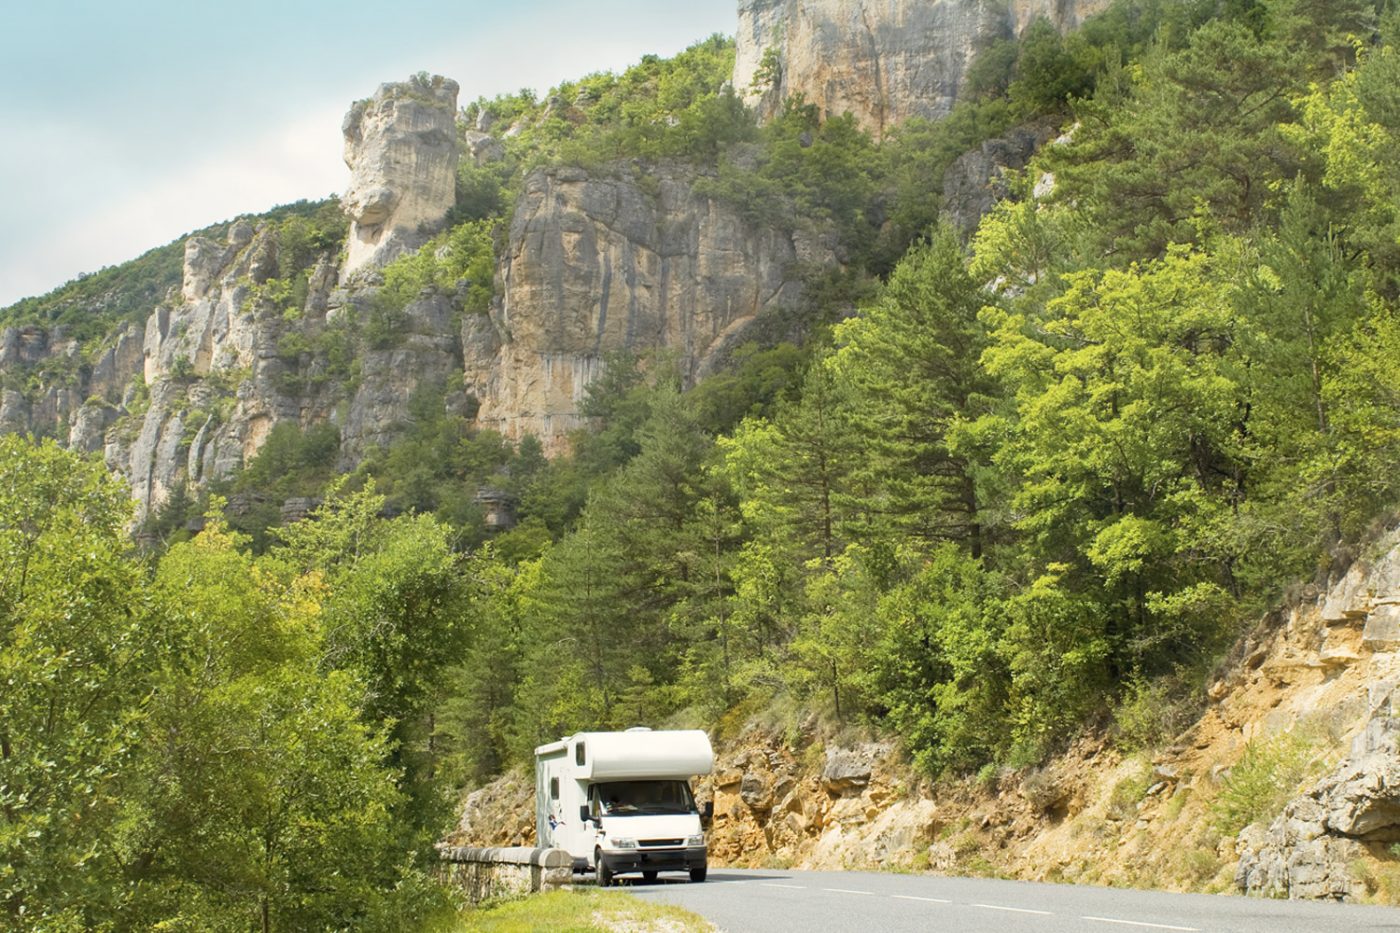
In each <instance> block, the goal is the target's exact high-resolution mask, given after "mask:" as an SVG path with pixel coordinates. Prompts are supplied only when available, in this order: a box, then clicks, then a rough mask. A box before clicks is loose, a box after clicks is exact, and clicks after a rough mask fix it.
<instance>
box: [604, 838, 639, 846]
mask: <svg viewBox="0 0 1400 933" xmlns="http://www.w3.org/2000/svg"><path fill="white" fill-rule="evenodd" d="M608 845H610V846H612V847H613V848H614V849H635V848H637V840H635V839H626V838H623V837H621V836H618V837H614V838H611V839H609V840H608Z"/></svg>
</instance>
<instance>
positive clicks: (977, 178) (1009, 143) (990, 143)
mask: <svg viewBox="0 0 1400 933" xmlns="http://www.w3.org/2000/svg"><path fill="white" fill-rule="evenodd" d="M1055 135H1056V130H1055V128H1054V126H1052V125H1050V124H1048V123H1033V124H1028V125H1026V126H1018V127H1016V128H1015V129H1012V130H1010V131H1008V132H1006V133H1003V134H1002V135H1001V136H998V137H996V138H995V139H989V140H987V141H986V142H984V143H982V145H981V146H979V147H977V148H976V149H973V150H972V151H971V152H966V153H964V154H963V155H961V156H959V157H958V158H957V160H956V161H954V162H953V164H952V165H950V166H948V169H947V171H945V172H944V173H943V210H942V213H943V217H944V218H945V219H946V220H947V221H948V222H949V223H951V224H952V225H953V226H954V227H955V228H957V229H958V231H959V232H961V233H962V234H963V235H964V236H971V235H972V234H973V232H975V231H976V230H977V225H978V224H979V223H980V222H981V220H982V217H983V216H984V215H986V214H987V213H988V212H989V211H990V210H991V209H992V208H993V207H994V206H995V205H996V203H997V202H998V201H1000V200H1002V199H1003V198H1005V197H1006V196H1007V195H1008V194H1010V188H1009V185H1008V181H1007V175H1008V174H1009V173H1011V172H1018V171H1020V170H1021V169H1024V168H1025V167H1026V166H1027V165H1029V164H1030V161H1031V159H1032V158H1033V157H1034V156H1035V154H1036V153H1037V152H1039V151H1040V148H1041V147H1042V146H1044V145H1045V144H1046V143H1047V142H1049V141H1050V140H1051V139H1053V138H1055Z"/></svg>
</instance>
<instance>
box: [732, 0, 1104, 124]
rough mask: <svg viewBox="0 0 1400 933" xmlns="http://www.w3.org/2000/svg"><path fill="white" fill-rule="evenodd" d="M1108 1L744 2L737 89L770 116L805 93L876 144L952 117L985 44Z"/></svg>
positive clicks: (1067, 23)
mask: <svg viewBox="0 0 1400 933" xmlns="http://www.w3.org/2000/svg"><path fill="white" fill-rule="evenodd" d="M1107 6H1108V0H740V3H739V25H738V29H737V33H736V36H737V49H736V56H735V61H734V87H735V89H736V90H737V91H738V92H739V93H740V94H742V95H744V97H745V99H746V100H747V101H748V103H750V104H751V105H753V106H755V107H757V108H758V109H759V111H760V113H761V114H763V115H766V116H772V115H773V114H774V113H776V112H777V111H778V109H779V108H780V107H781V106H782V103H783V101H784V100H785V99H787V98H788V97H792V96H795V95H799V94H800V95H802V96H803V97H804V98H805V99H806V101H807V102H808V103H810V104H815V105H817V107H819V108H820V109H821V110H822V111H823V112H825V113H828V114H831V115H833V116H839V115H841V114H843V113H847V112H849V113H851V114H852V115H853V116H854V117H855V118H856V120H857V121H858V122H859V123H860V125H861V126H862V127H864V128H865V129H868V130H869V131H870V132H871V133H873V134H875V135H876V136H877V137H878V136H882V135H884V133H885V132H886V131H887V130H889V129H890V128H891V127H894V126H896V125H898V124H899V123H901V122H902V121H904V120H906V119H908V118H909V117H912V116H920V117H927V118H929V119H938V118H940V117H943V116H946V115H947V114H948V112H949V111H950V110H951V109H952V107H953V103H954V101H956V100H957V97H958V93H959V90H960V89H961V87H962V84H963V81H964V79H965V78H966V76H967V71H968V68H969V67H970V66H971V65H972V62H973V59H974V57H975V52H976V49H977V48H978V47H979V45H981V44H983V43H986V42H987V41H989V40H992V39H996V38H1005V37H1011V36H1015V35H1019V34H1020V33H1021V32H1022V31H1023V30H1024V29H1025V28H1026V27H1027V26H1028V25H1030V23H1032V22H1033V21H1034V20H1036V19H1037V18H1039V17H1045V18H1047V19H1048V20H1050V22H1052V23H1053V24H1054V25H1055V26H1056V27H1058V28H1060V29H1061V30H1066V29H1072V28H1073V27H1075V26H1077V25H1078V24H1079V23H1080V22H1081V21H1082V20H1083V19H1084V17H1086V16H1088V15H1090V14H1093V13H1096V12H1099V11H1100V10H1102V9H1104V8H1105V7H1107Z"/></svg>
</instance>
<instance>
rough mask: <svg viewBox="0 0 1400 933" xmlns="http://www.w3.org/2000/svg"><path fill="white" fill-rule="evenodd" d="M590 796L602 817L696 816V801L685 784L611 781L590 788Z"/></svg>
mask: <svg viewBox="0 0 1400 933" xmlns="http://www.w3.org/2000/svg"><path fill="white" fill-rule="evenodd" d="M593 793H594V795H595V796H594V804H595V806H597V807H599V808H600V809H601V810H602V812H603V814H604V815H612V816H630V815H636V814H643V813H693V812H695V798H693V797H691V796H690V786H689V785H688V784H686V782H685V781H611V782H608V783H606V784H595V785H593Z"/></svg>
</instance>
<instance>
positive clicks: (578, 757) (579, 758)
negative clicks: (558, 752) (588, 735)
mask: <svg viewBox="0 0 1400 933" xmlns="http://www.w3.org/2000/svg"><path fill="white" fill-rule="evenodd" d="M574 764H576V765H581V764H583V743H582V742H580V743H578V744H577V745H575V746H574Z"/></svg>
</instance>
